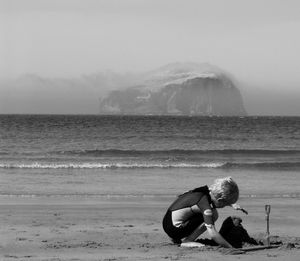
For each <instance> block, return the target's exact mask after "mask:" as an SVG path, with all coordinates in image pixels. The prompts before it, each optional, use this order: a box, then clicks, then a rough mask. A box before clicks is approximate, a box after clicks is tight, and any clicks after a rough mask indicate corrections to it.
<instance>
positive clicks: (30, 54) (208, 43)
mask: <svg viewBox="0 0 300 261" xmlns="http://www.w3.org/2000/svg"><path fill="white" fill-rule="evenodd" d="M299 32H300V1H299V0H206V1H204V0H118V1H117V0H0V78H3V77H19V76H20V75H22V74H25V73H34V74H38V75H40V76H43V77H80V75H82V74H90V73H96V72H101V71H104V70H107V69H110V70H113V71H117V72H125V71H144V70H150V69H155V68H157V67H159V66H162V65H165V64H167V63H171V62H185V61H190V62H198V63H202V62H208V63H211V64H214V65H217V66H219V67H221V68H223V69H225V70H227V71H229V72H230V73H232V74H233V75H234V76H235V77H236V78H237V79H239V80H241V81H243V82H248V83H249V82H250V83H255V84H260V85H264V84H265V85H266V86H272V85H274V86H275V85H276V86H280V87H279V88H282V86H284V88H285V89H286V90H291V91H298V90H297V88H298V89H299V88H300V87H299V86H300V73H299V68H300V33H299ZM0 88H1V87H0ZM273 88H275V87H273Z"/></svg>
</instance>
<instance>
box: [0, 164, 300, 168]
mask: <svg viewBox="0 0 300 261" xmlns="http://www.w3.org/2000/svg"><path fill="white" fill-rule="evenodd" d="M0 168H2V169H3V168H4V169H146V168H161V169H166V168H224V169H230V168H241V169H244V168H245V169H298V168H300V162H254V163H234V162H210V163H175V162H174V163H170V162H169V163H155V162H153V163H152V162H147V163H126V162H124V163H38V162H36V163H24V164H20V163H0Z"/></svg>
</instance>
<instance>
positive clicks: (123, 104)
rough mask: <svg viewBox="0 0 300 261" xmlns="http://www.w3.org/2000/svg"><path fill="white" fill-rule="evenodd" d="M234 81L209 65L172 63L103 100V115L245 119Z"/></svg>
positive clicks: (101, 102)
mask: <svg viewBox="0 0 300 261" xmlns="http://www.w3.org/2000/svg"><path fill="white" fill-rule="evenodd" d="M231 78H232V77H230V75H229V74H228V73H225V72H224V71H223V70H221V69H219V68H217V67H215V66H212V65H209V64H195V63H175V64H169V65H166V66H164V67H161V68H159V69H157V70H154V71H151V72H148V73H145V74H144V75H143V76H140V77H139V82H138V84H135V85H134V86H128V87H127V88H125V89H121V90H113V91H111V92H109V93H108V94H107V95H106V96H105V97H102V98H101V100H100V114H125V115H126V114H130V115H141V114H143V115H144V114H146V115H202V116H245V115H246V114H247V113H246V110H245V108H244V105H243V99H242V96H241V94H240V91H239V89H238V88H237V87H236V85H235V84H234V81H233V80H232V79H231Z"/></svg>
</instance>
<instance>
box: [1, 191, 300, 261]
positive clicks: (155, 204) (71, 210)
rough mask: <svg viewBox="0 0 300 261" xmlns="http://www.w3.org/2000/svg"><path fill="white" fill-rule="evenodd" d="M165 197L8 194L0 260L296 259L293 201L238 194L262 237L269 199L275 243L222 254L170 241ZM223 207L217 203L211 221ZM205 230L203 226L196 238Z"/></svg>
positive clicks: (297, 206) (299, 243)
mask: <svg viewBox="0 0 300 261" xmlns="http://www.w3.org/2000/svg"><path fill="white" fill-rule="evenodd" d="M170 200H172V199H171V198H169V197H159V196H157V197H156V196H153V197H149V198H147V197H146V198H145V197H127V198H121V197H105V198H104V197H102V198H87V199H83V198H77V199H76V198H59V197H52V198H49V197H48V198H46V197H45V198H42V197H41V198H9V197H2V198H1V200H0V205H1V207H0V222H1V223H0V224H1V226H0V227H1V236H0V252H1V260H56V261H58V260H299V254H300V237H299V234H300V230H299V228H300V226H299V224H300V221H299V220H298V217H299V216H298V215H299V210H300V201H299V199H293V198H287V199H285V198H273V199H257V198H242V199H241V200H240V202H241V203H242V204H243V205H244V206H245V207H247V209H248V210H249V215H248V216H243V215H241V216H242V217H243V224H244V227H245V228H246V229H247V230H248V232H249V234H250V235H251V236H253V237H254V238H256V239H261V238H263V236H264V234H265V229H266V224H265V220H264V218H265V216H264V204H266V203H267V204H271V205H272V210H271V216H270V230H271V236H272V239H271V242H277V243H278V242H282V245H280V247H279V248H277V249H267V250H259V251H253V252H247V253H244V254H239V255H233V254H226V252H225V251H224V250H225V249H222V248H217V247H204V248H203V249H195V248H193V249H191V248H182V247H178V246H176V245H173V244H172V243H171V242H170V241H169V239H168V237H167V236H166V234H165V233H164V232H163V230H162V227H161V219H162V216H163V215H164V212H165V209H166V207H167V206H168V204H169V203H170ZM233 214H236V212H235V211H234V210H233V209H231V208H225V209H221V210H220V211H219V215H220V217H219V220H218V222H217V227H220V224H221V221H222V220H224V219H225V218H226V217H227V216H228V215H233ZM206 236H207V235H206V234H204V235H203V238H205V237H206Z"/></svg>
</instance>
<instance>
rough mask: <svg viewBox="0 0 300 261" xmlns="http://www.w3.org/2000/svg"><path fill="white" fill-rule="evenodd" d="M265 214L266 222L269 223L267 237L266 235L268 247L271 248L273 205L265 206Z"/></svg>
mask: <svg viewBox="0 0 300 261" xmlns="http://www.w3.org/2000/svg"><path fill="white" fill-rule="evenodd" d="M265 212H266V221H267V235H266V240H267V241H266V243H267V246H270V224H269V222H270V212H271V205H265Z"/></svg>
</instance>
